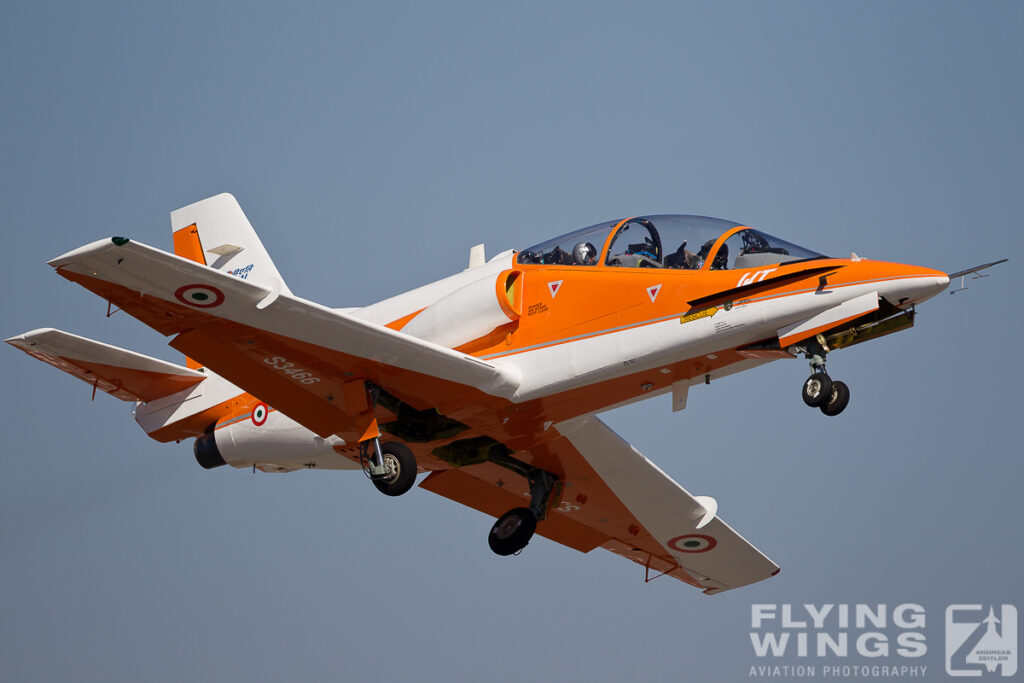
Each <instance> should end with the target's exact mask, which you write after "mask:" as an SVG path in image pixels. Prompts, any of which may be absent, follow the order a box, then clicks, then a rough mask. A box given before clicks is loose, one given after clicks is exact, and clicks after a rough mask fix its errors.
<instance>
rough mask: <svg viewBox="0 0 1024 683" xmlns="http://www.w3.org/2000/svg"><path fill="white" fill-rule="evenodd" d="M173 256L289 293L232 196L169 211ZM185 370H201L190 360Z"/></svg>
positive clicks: (212, 198)
mask: <svg viewBox="0 0 1024 683" xmlns="http://www.w3.org/2000/svg"><path fill="white" fill-rule="evenodd" d="M171 230H172V231H173V233H174V253H175V254H177V255H178V256H181V257H182V258H187V259H189V260H192V261H195V262H197V263H202V264H203V265H206V266H209V267H211V268H214V269H216V270H220V271H223V272H225V273H227V274H228V275H234V276H235V277H239V278H242V279H243V280H250V281H252V282H253V283H255V284H258V285H260V286H263V287H267V288H269V289H270V290H271V291H272V292H277V293H278V294H282V293H283V294H291V290H289V289H288V285H286V284H285V282H284V278H282V277H281V273H279V272H278V270H277V266H275V265H274V261H273V260H272V259H271V258H270V254H268V253H267V250H266V248H265V247H264V246H263V243H262V242H260V238H259V236H258V235H257V234H256V231H255V230H253V229H252V225H251V224H250V223H249V219H248V218H246V217H245V213H244V212H243V211H242V207H241V206H239V205H238V201H237V200H236V199H235V198H234V196H232V195H230V194H228V193H226V192H225V193H223V194H218V195H216V196H213V197H209V198H207V199H204V200H202V201H199V202H196V203H195V204H189V205H188V206H185V207H182V208H180V209H176V210H175V211H172V212H171ZM187 360H188V363H187V365H188V367H190V368H196V367H200V366H199V364H198V363H196V362H195V361H193V360H192V359H191V358H189V359H187Z"/></svg>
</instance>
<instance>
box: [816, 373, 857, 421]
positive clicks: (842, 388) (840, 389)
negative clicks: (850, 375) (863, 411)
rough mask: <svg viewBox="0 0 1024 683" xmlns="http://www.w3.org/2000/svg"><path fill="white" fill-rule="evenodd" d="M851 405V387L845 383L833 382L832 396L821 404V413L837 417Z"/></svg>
mask: <svg viewBox="0 0 1024 683" xmlns="http://www.w3.org/2000/svg"><path fill="white" fill-rule="evenodd" d="M849 403H850V387H848V386H846V383H845V382H839V381H836V382H832V394H831V395H830V396H829V397H828V400H827V401H825V402H824V403H822V404H821V412H823V413H825V414H826V415H828V416H829V417H835V416H836V415H838V414H839V413H841V412H843V410H845V409H846V406H847V404H849Z"/></svg>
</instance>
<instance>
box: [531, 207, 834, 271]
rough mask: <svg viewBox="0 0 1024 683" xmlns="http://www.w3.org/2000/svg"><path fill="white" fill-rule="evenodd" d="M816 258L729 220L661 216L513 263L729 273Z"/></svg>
mask: <svg viewBox="0 0 1024 683" xmlns="http://www.w3.org/2000/svg"><path fill="white" fill-rule="evenodd" d="M723 238H724V239H723ZM819 258H827V257H826V256H824V255H823V254H819V253H817V252H814V251H811V250H810V249H805V248H803V247H800V246H797V245H795V244H792V243H790V242H787V241H785V240H781V239H779V238H777V237H772V236H771V235H769V234H767V233H764V232H761V231H760V230H755V229H753V228H747V227H743V226H741V225H740V224H739V223H735V222H733V221H727V220H723V219H721V218H708V217H707V216H682V215H674V214H665V215H660V216H641V217H638V218H630V219H629V220H626V221H622V220H616V221H606V222H604V223H598V224H597V225H592V226H590V227H587V228H583V229H581V230H576V231H575V232H570V233H569V234H567V235H562V236H561V237H556V238H554V239H552V240H548V241H546V242H542V243H540V244H537V245H535V246H532V247H530V248H529V249H524V250H523V251H521V252H519V254H518V256H517V261H518V262H519V263H541V264H551V265H564V266H596V265H598V264H604V265H606V266H617V267H622V268H677V269H682V270H701V269H703V268H705V266H706V264H707V266H706V267H707V269H709V270H732V269H747V268H756V267H759V266H765V265H773V264H778V263H788V262H791V261H806V260H810V259H819Z"/></svg>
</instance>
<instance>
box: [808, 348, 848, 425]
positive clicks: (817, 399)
mask: <svg viewBox="0 0 1024 683" xmlns="http://www.w3.org/2000/svg"><path fill="white" fill-rule="evenodd" d="M796 350H797V352H798V353H803V354H804V358H807V359H808V360H809V361H810V363H811V371H812V372H811V376H810V377H808V378H807V380H806V381H805V382H804V386H803V390H802V391H801V392H800V393H801V396H802V398H803V400H804V403H806V404H807V405H808V406H810V407H812V408H818V409H820V410H821V412H822V413H824V414H825V415H829V416H832V417H834V416H836V415H838V414H839V413H841V412H843V410H844V409H845V408H846V406H847V404H849V402H850V388H849V387H848V386H846V383H845V382H840V381H839V380H833V379H832V378H831V377H829V375H828V371H827V370H826V369H825V356H826V355H827V354H828V346H827V345H826V344H825V338H824V337H823V336H822V335H820V334H819V335H817V336H816V337H815V338H814V339H810V340H808V341H806V342H804V344H802V345H801V346H799V347H797V349H796Z"/></svg>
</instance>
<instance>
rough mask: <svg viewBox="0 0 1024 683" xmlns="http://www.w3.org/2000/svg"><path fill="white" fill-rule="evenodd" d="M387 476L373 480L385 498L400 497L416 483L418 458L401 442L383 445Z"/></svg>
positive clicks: (382, 451)
mask: <svg viewBox="0 0 1024 683" xmlns="http://www.w3.org/2000/svg"><path fill="white" fill-rule="evenodd" d="M380 450H381V453H383V454H384V466H385V467H387V468H388V472H387V474H384V475H381V476H379V477H374V478H373V485H374V486H376V487H377V490H378V491H380V492H381V493H383V494H384V495H385V496H400V495H402V494H403V493H405V492H406V491H408V490H409V489H411V488H412V485H413V484H415V483H416V456H414V455H413V454H412V451H410V450H409V447H408V446H406V445H405V444H404V443H402V442H401V441H388V442H387V443H385V444H381V447H380Z"/></svg>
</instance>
